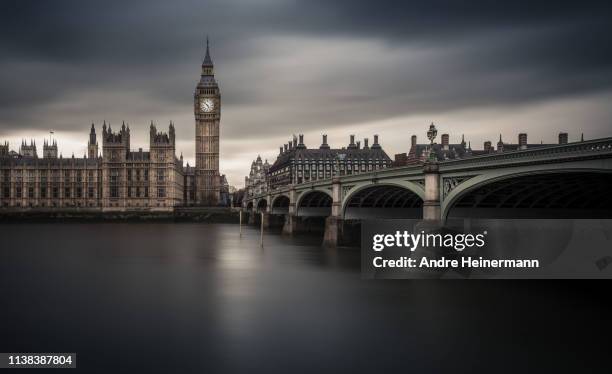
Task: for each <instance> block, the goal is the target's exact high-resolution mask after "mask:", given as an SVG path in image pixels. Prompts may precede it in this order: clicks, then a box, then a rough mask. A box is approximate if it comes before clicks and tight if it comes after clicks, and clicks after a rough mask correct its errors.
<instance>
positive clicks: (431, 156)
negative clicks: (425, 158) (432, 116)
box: [427, 122, 438, 161]
mask: <svg viewBox="0 0 612 374" xmlns="http://www.w3.org/2000/svg"><path fill="white" fill-rule="evenodd" d="M437 135H438V130H437V129H436V126H435V125H434V124H433V122H432V123H431V125H429V131H427V139H429V141H430V145H429V161H437V157H436V153H435V152H434V144H435V143H434V140H435V139H436V136H437Z"/></svg>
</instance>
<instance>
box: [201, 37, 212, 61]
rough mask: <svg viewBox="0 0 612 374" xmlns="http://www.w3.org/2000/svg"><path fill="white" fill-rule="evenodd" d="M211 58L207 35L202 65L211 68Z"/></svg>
mask: <svg viewBox="0 0 612 374" xmlns="http://www.w3.org/2000/svg"><path fill="white" fill-rule="evenodd" d="M212 64H213V62H212V58H210V45H209V41H208V35H206V56H204V63H202V65H211V66H212Z"/></svg>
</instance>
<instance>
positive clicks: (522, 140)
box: [518, 132, 527, 149]
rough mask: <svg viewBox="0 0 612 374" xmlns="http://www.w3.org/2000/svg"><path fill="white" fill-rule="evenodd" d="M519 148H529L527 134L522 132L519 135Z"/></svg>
mask: <svg viewBox="0 0 612 374" xmlns="http://www.w3.org/2000/svg"><path fill="white" fill-rule="evenodd" d="M518 142H519V149H527V134H526V133H524V132H522V133H520V134H519V135H518Z"/></svg>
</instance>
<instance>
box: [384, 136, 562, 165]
mask: <svg viewBox="0 0 612 374" xmlns="http://www.w3.org/2000/svg"><path fill="white" fill-rule="evenodd" d="M567 142H568V136H567V133H565V132H562V133H559V142H558V144H565V143H567ZM552 145H555V144H545V143H542V142H540V143H528V142H527V134H526V133H520V134H519V135H518V142H517V143H516V144H513V143H504V142H503V140H502V136H501V135H500V136H499V141H498V142H497V148H495V147H494V146H493V144H492V142H491V141H485V142H484V144H483V148H482V149H472V147H471V144H470V142H467V143H466V141H465V137H464V136H463V135H462V136H461V142H460V143H450V141H449V135H448V134H442V136H441V143H434V144H433V146H432V145H431V144H430V143H421V144H419V143H417V136H416V135H412V137H411V142H410V150H409V152H408V153H399V154H396V155H395V159H394V161H393V166H407V165H414V164H419V163H422V162H424V161H425V160H427V159H428V157H429V155H430V152H431V149H432V147H433V153H434V154H435V155H436V158H437V160H438V161H444V160H454V159H463V158H468V157H474V156H482V155H487V154H494V153H503V152H512V151H520V150H525V149H533V148H540V147H547V146H552Z"/></svg>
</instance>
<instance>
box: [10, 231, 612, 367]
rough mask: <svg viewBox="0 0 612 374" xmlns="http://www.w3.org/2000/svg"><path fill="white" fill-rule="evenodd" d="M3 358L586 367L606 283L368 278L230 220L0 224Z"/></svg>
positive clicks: (593, 362) (598, 355)
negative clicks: (68, 355) (63, 355)
mask: <svg viewBox="0 0 612 374" xmlns="http://www.w3.org/2000/svg"><path fill="white" fill-rule="evenodd" d="M0 237H1V249H0V287H1V290H2V304H1V307H2V312H1V314H2V319H1V321H0V352H75V353H76V354H77V371H82V372H100V373H109V372H119V371H121V372H165V373H178V372H200V373H247V372H268V373H273V372H278V373H294V372H313V373H315V372H316V373H321V372H329V373H337V372H341V371H346V372H402V373H404V372H417V373H418V372H423V371H425V370H427V371H440V370H451V372H457V371H459V372H463V371H468V372H470V371H477V370H482V371H485V370H486V371H489V372H516V371H521V372H522V371H541V372H549V371H553V370H556V371H565V370H568V369H571V368H575V369H580V370H581V371H583V372H588V371H590V370H589V368H594V367H595V366H598V365H600V364H602V363H604V362H606V361H607V359H608V353H607V345H605V344H601V345H599V344H596V343H595V342H594V339H593V337H599V338H604V339H607V338H609V336H610V335H609V333H610V326H609V315H610V313H609V312H610V309H609V308H608V307H607V306H606V305H607V304H609V303H608V300H609V291H605V292H604V291H603V288H604V287H603V285H604V284H608V283H599V284H598V286H599V287H595V282H553V281H537V282H536V281H491V280H488V281H482V280H481V281H476V280H469V281H465V280H463V281H461V280H446V281H440V280H438V281H436V280H427V281H426V280H417V281H405V280H404V281H401V280H376V281H374V280H362V279H361V275H360V254H359V250H358V249H355V248H342V249H337V250H329V249H323V248H321V246H320V243H321V238H320V237H317V236H304V237H296V238H289V237H284V236H281V235H279V234H276V233H269V234H266V235H265V237H264V243H265V245H264V248H261V247H260V246H259V232H258V231H257V230H255V229H253V228H245V229H244V231H243V236H242V237H239V235H238V225H231V224H188V223H185V224H165V223H142V224H136V223H132V224H128V223H100V224H68V223H64V224H51V223H49V224H3V225H0Z"/></svg>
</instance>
